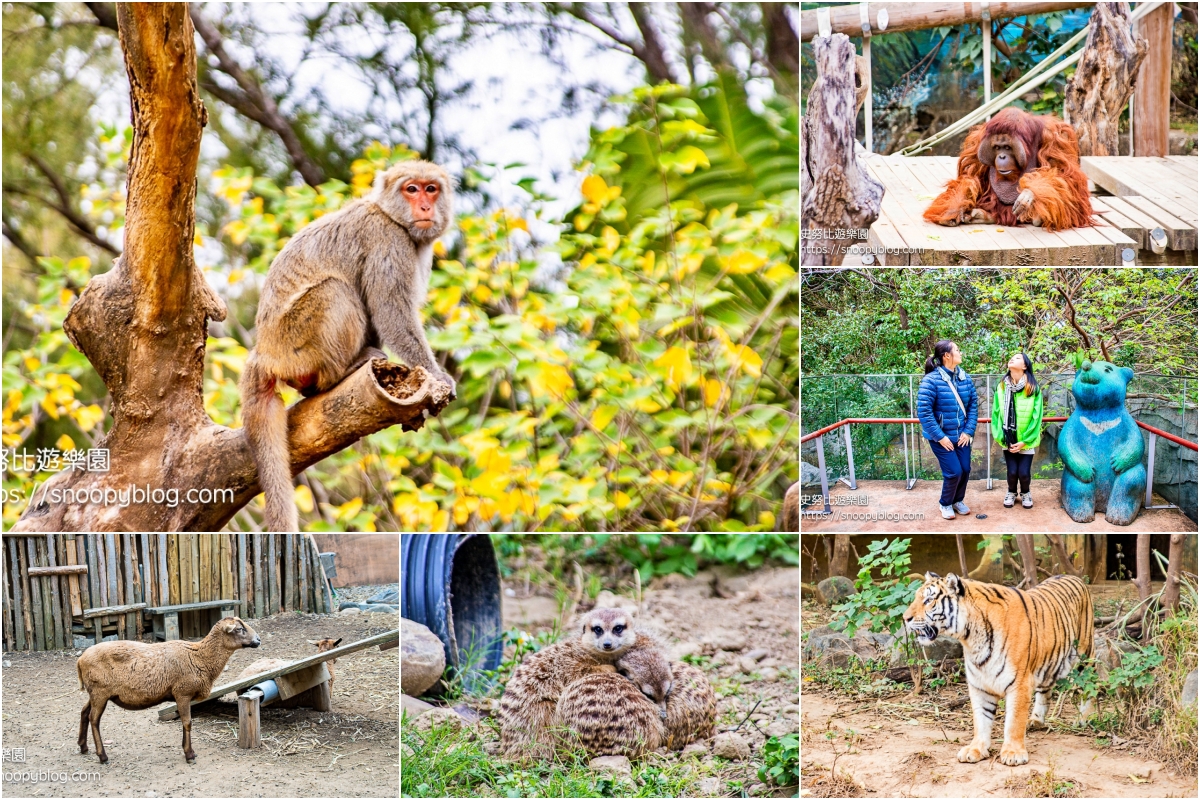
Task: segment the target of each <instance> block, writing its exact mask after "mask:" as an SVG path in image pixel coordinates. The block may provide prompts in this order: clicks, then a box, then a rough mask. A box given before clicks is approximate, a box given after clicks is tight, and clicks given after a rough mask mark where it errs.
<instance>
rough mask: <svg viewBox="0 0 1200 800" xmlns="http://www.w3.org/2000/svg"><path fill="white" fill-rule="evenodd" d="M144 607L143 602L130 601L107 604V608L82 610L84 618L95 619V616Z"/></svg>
mask: <svg viewBox="0 0 1200 800" xmlns="http://www.w3.org/2000/svg"><path fill="white" fill-rule="evenodd" d="M145 607H146V604H145V603H130V604H129V605H124V606H108V607H107V608H90V609H88V610H87V611H85V612H83V618H84V619H95V618H96V617H107V616H110V615H112V614H128V613H129V612H131V611H141V610H142V609H144V608H145Z"/></svg>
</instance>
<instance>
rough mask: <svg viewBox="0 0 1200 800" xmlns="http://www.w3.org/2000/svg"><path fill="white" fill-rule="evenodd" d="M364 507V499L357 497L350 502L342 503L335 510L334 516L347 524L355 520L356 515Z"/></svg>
mask: <svg viewBox="0 0 1200 800" xmlns="http://www.w3.org/2000/svg"><path fill="white" fill-rule="evenodd" d="M362 507H363V501H362V498H361V497H355V498H354V499H352V500H349V501H348V502H345V503H342V504H341V505H340V506H338V507H337V509H336V510H335V512H334V514H335V516H336V517H337V518H338V520H340V521H342V522H345V521H347V520H350V519H353V518H354V515H355V514H357V513H358V512H359V511H362Z"/></svg>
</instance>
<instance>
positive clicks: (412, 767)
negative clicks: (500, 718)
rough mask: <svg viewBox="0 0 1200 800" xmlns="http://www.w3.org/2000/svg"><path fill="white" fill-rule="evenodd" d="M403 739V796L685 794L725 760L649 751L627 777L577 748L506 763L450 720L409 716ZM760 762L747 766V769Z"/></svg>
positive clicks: (730, 785) (785, 758)
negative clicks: (420, 723)
mask: <svg viewBox="0 0 1200 800" xmlns="http://www.w3.org/2000/svg"><path fill="white" fill-rule="evenodd" d="M492 730H493V731H494V728H492ZM487 738H488V739H490V738H491V737H490V736H488V737H487ZM400 741H401V744H402V745H403V746H404V748H407V749H404V750H403V753H404V754H403V757H402V758H401V764H400V793H401V796H402V797H683V796H687V795H694V794H696V793H697V784H698V782H699V781H700V780H702V779H703V778H707V777H713V776H716V777H720V771H721V770H722V769H723V768H724V767H725V766H727V765H729V762H727V761H725V760H724V759H720V758H717V759H714V761H713V764H712V765H705V764H702V763H701V762H700V761H699V760H696V759H692V758H689V759H686V760H679V761H677V760H675V757H673V756H672V757H668V758H663V757H658V756H653V755H652V756H650V757H648V758H646V759H644V760H640V761H634V762H632V763H633V781H632V783H629V782H618V781H616V780H614V779H612V778H609V777H602V776H600V775H598V774H597V773H595V772H593V771H591V770H590V769H588V759H587V757H586V756H585V755H583V754H582V753H574V754H568V755H562V756H559V757H558V758H557V760H555V761H553V762H538V763H534V764H526V765H521V764H514V763H509V762H507V761H503V760H501V759H500V758H498V757H495V756H492V755H489V754H488V752H487V750H486V749H485V744H486V740H485V739H484V738H481V737H480V736H479V735H478V734H476V733H474V732H472V731H470V730H469V729H463V730H454V728H453V726H452V725H441V726H435V727H434V728H433V729H432V730H430V731H428V732H419V731H416V730H413V727H412V726H411V725H410V724H409V723H408V720H407V718H406V719H405V720H404V722H403V723H402V725H401V727H400ZM410 750H411V752H410ZM777 751H778V752H777ZM772 752H774V753H776V754H775V756H774V758H773V759H772V763H771V765H770V766H771V767H775V766H779V765H781V764H782V765H783V766H784V767H785V769H787V768H789V767H790V761H789V756H790V752H789V751H788V750H787V745H786V744H785V745H784V746H783V748H782V749H781V748H780V747H778V746H777V747H776V748H775V750H774V751H772ZM745 766H748V767H749V766H751V765H745ZM758 766H759V765H753V766H752V768H751V774H752V772H753V769H756V768H757V767H758ZM738 774H739V777H741V776H744V775H746V771H745V769H744V767H742V766H739V769H738ZM785 774H786V773H785ZM785 780H786V778H785ZM743 782H744V781H740V780H739V781H731V780H726V779H723V780H722V786H723V787H724V788H723V789H722V792H721V793H722V794H727V793H733V792H736V791H737V789H738V788H739V787H735V786H734V784H739V786H740V784H741V783H743Z"/></svg>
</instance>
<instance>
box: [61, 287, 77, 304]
mask: <svg viewBox="0 0 1200 800" xmlns="http://www.w3.org/2000/svg"><path fill="white" fill-rule="evenodd" d="M74 299H75V293H74V292H72V291H71V290H70V289H66V288H64V289H63V290H62V291H60V292H59V293H58V304H59V305H60V306H62V307H63V308H66V307H67V306H69V305H71V301H73V300H74Z"/></svg>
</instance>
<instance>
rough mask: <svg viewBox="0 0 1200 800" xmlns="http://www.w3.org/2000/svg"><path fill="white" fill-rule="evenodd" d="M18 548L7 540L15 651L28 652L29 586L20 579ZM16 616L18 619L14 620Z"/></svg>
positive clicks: (30, 626)
mask: <svg viewBox="0 0 1200 800" xmlns="http://www.w3.org/2000/svg"><path fill="white" fill-rule="evenodd" d="M18 547H19V545H18V543H17V540H16V539H9V540H8V562H9V569H10V570H11V572H12V585H13V606H14V607H13V616H14V619H13V623H14V624H15V625H16V631H15V633H16V636H17V649H18V650H29V649H32V648H33V624H32V622H31V621H30V618H29V591H28V587H29V584H28V583H27V582H25V581H23V580H22V579H21V560H20V559H19V558H18V557H17V549H18ZM18 616H19V617H20V619H17V618H16V617H18Z"/></svg>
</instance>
